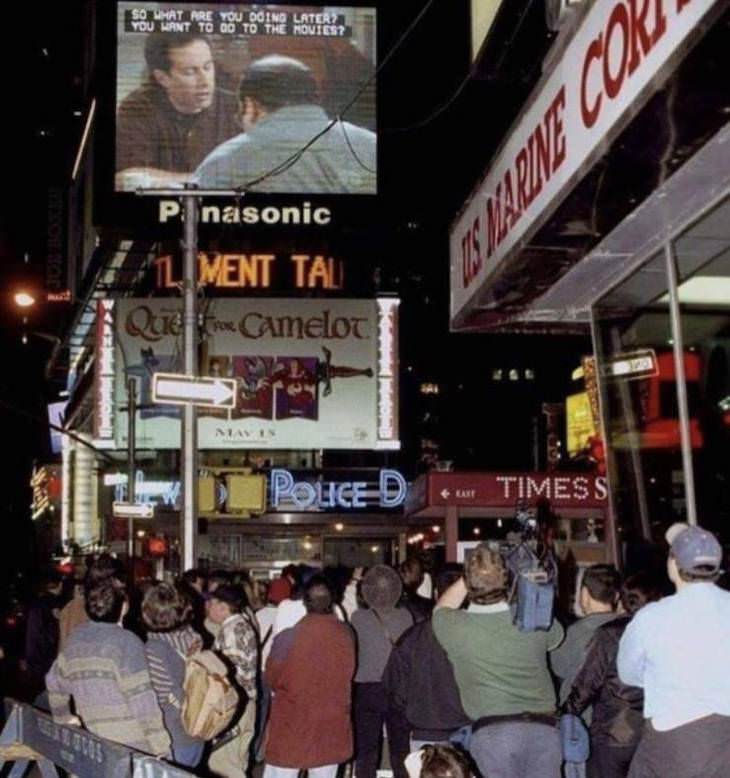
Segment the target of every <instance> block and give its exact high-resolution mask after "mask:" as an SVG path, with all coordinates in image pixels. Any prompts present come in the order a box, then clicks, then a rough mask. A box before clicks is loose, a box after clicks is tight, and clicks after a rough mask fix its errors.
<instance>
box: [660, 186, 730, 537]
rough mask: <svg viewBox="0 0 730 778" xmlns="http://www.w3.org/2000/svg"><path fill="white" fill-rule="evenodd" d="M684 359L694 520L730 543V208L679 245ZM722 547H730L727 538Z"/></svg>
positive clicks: (724, 206) (703, 221) (708, 217)
mask: <svg viewBox="0 0 730 778" xmlns="http://www.w3.org/2000/svg"><path fill="white" fill-rule="evenodd" d="M674 253H675V257H676V263H677V272H678V283H679V286H678V294H679V302H680V310H681V327H682V338H683V341H684V344H683V345H684V349H685V353H686V355H687V361H686V370H687V387H688V392H689V407H690V438H691V443H692V459H693V463H694V478H695V490H696V501H697V518H698V521H699V523H700V524H702V525H703V526H707V527H708V528H709V529H712V530H714V531H717V532H720V534H721V535H726V536H727V535H728V530H727V525H728V520H730V457H728V452H729V451H730V368H729V360H730V200H726V201H724V202H723V203H721V204H720V205H719V206H717V207H716V208H714V209H713V210H712V211H710V212H709V213H707V214H705V215H704V216H703V217H702V218H700V219H699V220H698V221H697V222H696V223H695V224H693V225H692V226H691V227H690V228H689V229H688V230H687V231H686V232H685V233H683V234H682V235H681V236H680V237H679V238H678V239H677V240H676V242H675V244H674ZM724 539H727V537H725V538H724Z"/></svg>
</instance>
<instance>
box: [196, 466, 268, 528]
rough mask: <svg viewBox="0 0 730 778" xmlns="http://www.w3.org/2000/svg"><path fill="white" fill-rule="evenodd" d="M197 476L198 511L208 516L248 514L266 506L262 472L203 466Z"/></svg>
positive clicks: (259, 510) (257, 511) (260, 511)
mask: <svg viewBox="0 0 730 778" xmlns="http://www.w3.org/2000/svg"><path fill="white" fill-rule="evenodd" d="M206 470H208V472H206V474H205V475H202V476H200V477H199V478H198V511H199V512H200V513H201V514H204V515H206V514H207V515H209V516H213V517H215V516H242V517H245V516H249V515H250V514H252V513H263V512H264V511H265V510H266V476H265V475H258V474H253V473H251V471H250V469H249V468H206Z"/></svg>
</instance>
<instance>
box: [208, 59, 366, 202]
mask: <svg viewBox="0 0 730 778" xmlns="http://www.w3.org/2000/svg"><path fill="white" fill-rule="evenodd" d="M238 98H239V109H240V115H241V124H242V126H243V130H244V131H243V133H242V134H240V135H238V136H236V137H235V138H231V139H230V140H228V141H226V142H225V143H224V144H223V145H221V146H219V147H218V148H217V149H215V150H214V151H213V152H211V153H210V154H209V155H208V156H207V158H206V159H205V160H204V161H203V163H202V164H201V165H200V167H199V168H198V170H197V171H196V173H195V181H196V182H197V183H198V185H199V186H200V187H202V188H204V189H209V188H210V189H236V188H242V189H249V188H250V189H251V190H252V191H256V192H292V193H295V192H296V193H315V194H317V193H323V194H375V193H376V190H377V181H376V164H377V158H376V147H377V144H376V136H375V133H374V132H371V131H370V130H367V129H364V128H362V127H358V126H356V125H354V124H350V123H348V122H345V121H342V120H338V121H337V122H336V123H335V124H334V126H332V127H331V128H330V129H329V130H328V131H327V132H326V133H324V134H323V135H322V136H321V137H319V138H318V139H317V141H316V142H315V143H314V144H312V146H311V147H309V148H308V149H307V150H306V151H304V152H302V149H303V147H304V146H305V145H306V144H307V143H309V142H310V141H311V140H312V138H314V137H315V136H316V135H318V134H319V133H322V132H323V131H324V130H325V129H326V128H327V127H328V126H329V125H330V123H331V119H330V117H328V116H327V114H326V113H325V111H324V109H323V108H322V106H321V103H320V98H319V90H318V87H317V82H316V79H315V77H314V74H313V73H312V71H311V70H310V69H309V68H308V67H307V66H306V65H305V64H304V63H302V62H300V61H299V60H297V59H294V58H292V57H285V56H282V55H279V54H272V55H270V56H266V57H263V58H261V59H258V60H256V61H255V62H252V63H251V65H250V66H249V67H248V69H247V70H246V72H245V74H244V76H243V78H242V79H241V83H240V86H239V89H238ZM297 155H299V156H298V158H296V157H297ZM293 157H294V158H295V159H292V158H293ZM277 168H280V170H278V172H276V173H275V174H272V175H267V174H269V173H270V172H271V171H274V170H276V169H277ZM262 177H264V180H261V181H257V180H258V179H260V178H262Z"/></svg>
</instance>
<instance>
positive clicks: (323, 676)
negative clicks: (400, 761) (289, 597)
mask: <svg viewBox="0 0 730 778" xmlns="http://www.w3.org/2000/svg"><path fill="white" fill-rule="evenodd" d="M303 600H304V606H305V608H306V615H305V616H304V618H303V619H301V621H299V622H298V623H297V624H296V625H295V626H294V627H290V628H289V629H286V630H284V631H283V632H281V633H279V634H278V635H277V636H276V638H275V639H274V642H273V645H272V647H271V653H270V655H269V659H268V661H267V663H266V670H265V678H266V683H267V685H268V686H269V687H270V688H271V690H272V692H273V697H272V702H271V718H270V722H269V730H268V737H267V740H266V755H265V759H266V767H265V769H264V778H297V775H298V774H299V772H300V771H301V770H307V771H308V773H309V777H310V778H335V776H336V774H337V768H338V765H340V764H342V763H343V762H346V761H348V760H349V759H350V757H351V756H352V751H353V740H352V723H351V709H350V708H351V685H352V678H353V675H354V672H355V641H354V638H353V635H352V632H351V630H350V628H349V627H347V626H346V625H345V624H343V623H341V622H340V621H339V620H338V619H337V617H336V616H335V615H334V613H333V605H334V597H333V592H332V590H331V588H330V585H329V584H328V583H327V581H326V580H325V579H324V578H323V577H321V576H315V577H314V578H312V579H311V580H310V581H309V582H308V583H307V584H306V585H305V588H304V597H303Z"/></svg>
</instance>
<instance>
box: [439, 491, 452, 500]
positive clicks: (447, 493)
mask: <svg viewBox="0 0 730 778" xmlns="http://www.w3.org/2000/svg"><path fill="white" fill-rule="evenodd" d="M441 497H443V499H444V500H448V499H449V497H451V492H450V491H449V490H448V489H442V490H441Z"/></svg>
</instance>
